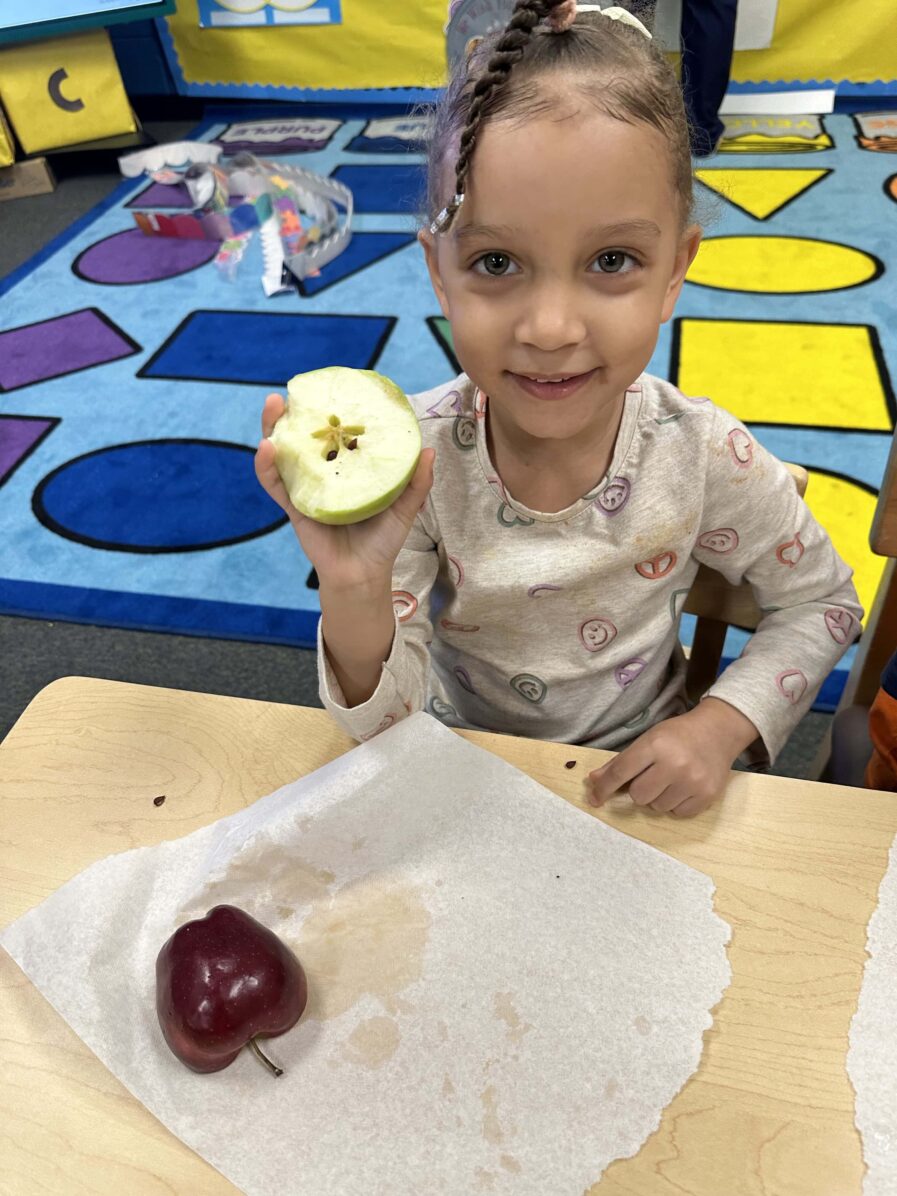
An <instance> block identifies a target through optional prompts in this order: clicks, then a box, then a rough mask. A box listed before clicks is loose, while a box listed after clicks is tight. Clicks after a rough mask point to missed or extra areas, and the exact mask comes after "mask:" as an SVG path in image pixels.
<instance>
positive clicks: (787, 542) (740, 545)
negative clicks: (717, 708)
mask: <svg viewBox="0 0 897 1196" xmlns="http://www.w3.org/2000/svg"><path fill="white" fill-rule="evenodd" d="M733 431H735V432H737V434H738V437H739V439H740V440H741V443H742V445H744V446H749V450H750V451H749V452H744V451H743V452H742V454H741V455H743V456H746V457H748V458H749V459H750V464H749V465H748V466H747V467H745V466H744V465H742V464H739V463H738V462H737V461H736V459H735V457H734V456H733V455H732V454H731V453H728V452H727V453H725V454H721V453H715V452H711V454H710V457H709V459H708V474H707V484H706V490H705V505H704V522H703V524H702V526H701V529H700V532H701V533H702V534H701V535H699V537H698V539H699V542H700V541H701V540H703V541H704V543H705V544H709V545H711V547H700V546H698V547H696V548H695V550H694V554H693V555H694V557H695V558H696V559H697V560H698V561H700V562H702V563H703V564H706V565H709V566H710V568H712V569H716V570H717V571H718V572H719V573H721V574H722V575H723V576H724V577H725V578H726V579H727V580H728V581H730V582H733V583H734V584H738V583H739V582H741V581H747V582H749V583H750V585H751V587H752V589H753V591H754V595H755V597H756V600H757V604H758V606H759V607H760V608H761V610H762V611H763V612H764V617H763V619H762V621H761V622H760V625H759V626H758V628H757V630H756V631H755V632H754V634H753V635H752V636H751V639H750V640H749V641H748V644H747V646H746V648H745V650H744V652H743V653H742V655H741V656H740V657H739V658H738V659H737V660H735V661H733V662H732V664H730V665H729V667H728V668H727V669H726V670H725V671H724V672H723V674H722V675H721V676H720V677H719V679H718V680H717V681H716V682H715V684H714V685H713V686H711V688H710V689H709V690H708V693H707V695H706V696H707V697H708V698H717V699H720V700H722V701H725V702H727V703H728V704H729V705H730V706H733V707H735V709H736V710H738V711H740V712H741V713H742V714H743V715H745V716H746V717H747V718H748V719H750V721H751V722H752V723H753V724H754V726H755V727H756V728H757V730H758V731H759V734H760V741H761V742H760V743H758V744H757V745H756V747H755V750H754V753H753V755H754V758H755V760H756V761H757V762H759V763H764V762H766V761H772V760H774V759H775V757H776V756H777V755H778V753H779V751H780V750H781V749H782V747H783V746H784V744H785V742H786V740H787V739H788V737H789V735H790V734H791V732H792V731H793V730H794V728H795V727H796V726H797V724H798V722H799V721H800V720H801V718H802V717H803V716H804V714H806V712H807V711H808V710H809V709H810V707H811V706H812V704H813V699H814V698H815V697H816V694H817V693H818V691H819V688H820V686H821V685H822V683H823V681H824V680H825V678H826V677H827V676H828V674H829V673H830V672H831V671H832V669H833V668H834V667H835V666H836V665H837V663H838V661H839V660H840V659H841V657H842V656H843V655H844V653H845V652H846V651H847V649H848V648H849V647H850V645H851V643H852V642H853V641H854V640H855V639H856V637H857V636H858V635H859V632H860V627H861V622H860V621H861V619H862V617H863V608H862V606H861V605H860V602H859V599H858V597H857V592H856V589H855V587H854V585H853V581H852V576H853V571H852V570H851V569H850V567H849V566H848V565H846V564H845V562H844V561H843V560H842V559H841V557H840V556H839V555H838V553H837V552H836V551H835V548H834V545H833V544H832V542H831V540H830V538H829V536H828V533H827V532H826V531H825V529H824V528H823V527H822V526H821V525H820V524H819V523H817V521H816V519H815V518H814V517H813V515H812V514H811V512H810V509H809V507H808V506H807V504H806V503H805V502H804V500H803V499H802V498H801V497H800V496H799V495H798V493H797V489H796V488H795V485H794V481H793V479H792V477H791V475H790V474H789V473H788V470H787V469H786V468H785V466H784V465H783V464H782V463H781V461H779V460H778V459H777V458H775V457H773V456H772V454H771V453H769V452H767V451H766V449H764V448H763V447H762V446H761V445H760V444H759V443H757V441H756V440H754V438H753V437H752V436H751V435H750V434H749V433H748V432H747V430H746V429H745V428H744V426H743V425H742V424H740V423H739V422H738V421H737V420H735V419H733V418H732V417H731V416H729V415H727V414H726V413H725V412H723V411H717V413H716V421H715V430H714V436H713V440H714V441H716V442H717V443H723V444H725V443H727V442H728V443H731V441H730V437H731V436H732V432H733ZM742 437H744V439H741V438H742ZM711 525H712V526H711ZM717 528H725V529H727V530H730V531H734V532H735V536H736V538H737V544H736V545H735V547H734V548H731V549H730V550H729V551H726V552H722V553H721V552H719V551H714V547H713V546H716V547H717V548H719V547H725V548H727V549H729V548H730V545H731V543H732V539H733V537H731V536H727V537H723V538H721V539H716V538H714V537H713V536H708V534H707V533H710V532H712V531H713V530H715V529H717Z"/></svg>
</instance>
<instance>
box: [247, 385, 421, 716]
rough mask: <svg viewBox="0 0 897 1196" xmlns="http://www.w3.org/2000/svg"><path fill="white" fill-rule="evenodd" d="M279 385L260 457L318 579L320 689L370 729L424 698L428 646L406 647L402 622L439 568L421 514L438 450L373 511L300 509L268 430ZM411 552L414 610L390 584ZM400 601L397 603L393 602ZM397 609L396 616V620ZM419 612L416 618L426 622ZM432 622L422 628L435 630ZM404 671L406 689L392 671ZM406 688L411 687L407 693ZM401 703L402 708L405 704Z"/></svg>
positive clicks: (262, 474) (266, 414)
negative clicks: (329, 514)
mask: <svg viewBox="0 0 897 1196" xmlns="http://www.w3.org/2000/svg"><path fill="white" fill-rule="evenodd" d="M283 410H284V402H283V399H282V398H281V396H279V395H269V396H268V399H267V400H266V402H265V407H264V411H263V413H262V440H261V442H260V444H259V447H258V451H257V453H256V458H255V468H256V475H257V477H258V479H259V482H260V483H261V485H262V486H263V487H264V489H265V490H266V491H267V493H268V494H269V495H270V496H271V498H273V499H274V501H275V502H276V503H277V504H278V505H279V506H280V507H281V508H282V509H283V511H284V512H285V514H286V515H287V517H288V518H289V520H290V523H291V525H292V527H293V531H294V532H295V533H296V537H297V539H298V540H299V542H300V544H301V545H302V548H303V551H304V552H305V555H306V556H307V557H308V559H309V561H310V562H311V563H312V565H313V566H314V568H315V571H316V573H317V575H318V582H319V586H320V591H319V596H320V602H321V621H320V623H319V629H318V652H319V658H318V659H319V674H320V677H321V698H322V701H323V702H324V704H325V706H327V707H328V709H330V711H331V713H333V715H334V716H335V717H336V719H337V721H338V722H339V723H340V724H341V725H342V726H343V727H344V728H345V729H346V730H347V731H348V732H349V734H351V735H354V736H355V737H356V738H368V737H370V735H371V734H373V733H375V732H376V731H378V730H383V729H385V727H386V726H391V725H392V722H394V721H396V719H397V718H398V717H404V715H405V714H406V713H408V712H409V711H410V710H411V709H414V707H415V705H416V706H417V708H420V706H421V705H422V704H423V692H424V689H425V684H426V671H427V667H428V661H429V653H428V652H427V651H426V648H424V651H423V653H422V654H421V653H420V652H418V653H417V658H415V654H414V652H413V651H412V652H410V653H409V652H408V651H406V648H405V640H406V639H408V638H414V637H408V636H406V635H404V634H402V635H400V634H398V633H397V626H398V625H399V624H400V623H404V622H406V621H408V620H409V619H410V618H411V617H412V615H414V614H415V613H416V610H417V607H418V605H420V606H421V607H423V606H424V605H425V598H426V596H427V595H428V594H429V590H430V587H431V586H432V584H433V580H434V579H435V577H436V572H437V568H438V560H437V556H436V551H435V548H436V545H435V541H434V539H433V538H432V537H431V536H430V534H429V533H428V531H427V529H426V528H425V526H424V523H423V510H424V508H425V507H428V505H429V504H428V501H427V500H428V496H429V493H430V488H431V487H432V484H433V467H434V459H435V453H434V451H433V449H431V448H426V449H424V450H423V452H422V453H421V457H420V461H419V463H418V466H417V470H416V471H415V474H414V477H413V478H412V479H411V481H410V483H409V484H408V486H407V488H406V489H405V490H404V491H403V493H402V494H401V495H399V497H398V498H397V499H396V500H395V502H394V503H393V504H392V506H391V507H389V508H388V509H387V510H386V511H383V512H382V513H381V514H380V515H375V516H374V517H373V518H372V519H366V520H364V521H363V522H362V523H356V524H349V525H347V526H343V527H333V526H327V525H325V524H322V523H317V522H315V521H314V520H313V519H308V518H306V517H305V516H304V515H301V514H300V513H299V512H298V511H297V510H296V508H295V507H294V506H293V504H292V503H291V502H290V499H289V496H288V494H287V492H286V488H285V487H284V484H283V481H282V479H281V477H280V475H279V473H278V471H277V466H276V463H275V451H274V445H273V444H272V443H271V441H270V440H269V439H268V437H269V436H270V434H271V432H272V430H273V428H274V425H275V424H276V422H277V420H278V419H279V418H280V416H281V415H282V414H283ZM405 552H407V553H408V554H410V556H409V559H410V560H412V561H414V562H424V563H423V564H422V565H417V564H416V565H415V567H414V568H412V570H411V574H410V580H409V583H408V584H409V585H410V584H412V583H413V585H414V587H415V588H414V590H413V591H412V593H414V594H417V598H416V599H415V600H414V610H411V609H410V606H411V603H410V602H406V603H405V605H404V606H402V605H401V602H400V601H399V600H398V599H396V598H395V596H394V595H393V593H392V591H393V589H394V588H395V587H394V586H393V582H392V574H393V569H394V568H395V566H396V560H397V558H398V557H399V556H400V555H402V554H403V553H405ZM394 603H395V604H396V606H397V611H396V612H394V611H393V606H394ZM397 616H398V622H397ZM421 622H422V618H421V617H419V618H418V619H417V626H418V628H419V626H420V624H421ZM430 634H431V633H430V630H429V625H427V630H426V631H425V633H424V634H423V636H421V634H420V631H419V630H418V632H417V638H418V639H420V638H424V639H425V640H426V641H429V639H430ZM399 676H400V677H401V685H400V689H401V691H402V693H401V696H400V695H399V692H398V690H396V689H395V686H393V685H391V684H390V682H389V680H388V678H393V680H395V679H396V678H397V677H399ZM409 695H411V696H410V697H409ZM400 711H401V714H400V713H399V712H400Z"/></svg>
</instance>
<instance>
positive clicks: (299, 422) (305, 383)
mask: <svg viewBox="0 0 897 1196" xmlns="http://www.w3.org/2000/svg"><path fill="white" fill-rule="evenodd" d="M271 440H272V442H273V444H274V450H275V459H276V462H277V469H278V472H279V473H280V476H281V477H282V478H283V482H284V485H285V486H286V488H287V493H288V494H289V496H290V500H291V501H292V503H293V506H294V507H295V508H296V510H297V511H299V512H300V513H301V514H303V515H307V516H308V517H309V518H310V519H315V520H317V522H318V523H330V524H347V523H360V522H361V521H362V519H370V518H371V517H372V516H373V515H379V514H380V512H381V511H385V510H386V508H387V507H388V506H390V505H391V504H392V503H393V502H395V500H396V499H397V498H398V497H399V495H400V494H401V493H402V491H403V490H404V489H405V487H406V486H407V485H408V483H409V482H410V481H411V477H412V475H413V473H414V470H415V468H416V467H417V462H418V458H419V457H420V450H421V435H420V425H419V424H418V422H417V416H416V415H415V414H414V409H413V407H412V406H411V404H410V403H409V402H408V399H407V398H406V396H405V394H404V392H403V391H401V390H400V389H399V387H398V386H396V384H395V383H394V382H392V381H390V379H389V378H384V376H383V375H382V374H376V373H374V371H373V370H352V369H347V368H345V367H342V366H331V367H330V368H328V369H324V370H312V371H311V372H310V373H307V374H297V375H296V377H295V378H292V379H291V380H290V383H289V385H288V387H287V405H286V410H285V411H284V413H283V415H282V416H281V417H280V419H279V420H278V421H277V423H276V424H275V426H274V431H273V432H272V434H271Z"/></svg>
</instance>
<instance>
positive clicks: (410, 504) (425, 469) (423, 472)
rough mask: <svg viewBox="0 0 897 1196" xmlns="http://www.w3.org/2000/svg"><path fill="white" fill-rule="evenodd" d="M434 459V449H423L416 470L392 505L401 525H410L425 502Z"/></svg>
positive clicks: (431, 483) (430, 482)
mask: <svg viewBox="0 0 897 1196" xmlns="http://www.w3.org/2000/svg"><path fill="white" fill-rule="evenodd" d="M435 458H436V450H435V449H431V448H428V449H424V451H423V452H422V453H421V455H420V460H419V461H418V463H417V469H416V470H415V471H414V476H413V477H412V479H411V481H410V482H409V483H408V485H407V487H406V488H405V490H404V491H403V493H402V494H401V495H399V497H398V498H397V499H396V501H395V502H394V503H393V505H392V510H393V511H394V512H395V513H396V515H398V516H399V518H400V519H401V520H402V522H403V523H407V524H408V525H409V527H410V525H411V524H412V523H413V522H414V518H415V516H416V515H417V513H418V511H419V510H420V509H421V507H422V506H423V505H424V503H425V502H426V501H427V495H428V494H429V493H430V487H431V486H432V485H433V461H434V460H435Z"/></svg>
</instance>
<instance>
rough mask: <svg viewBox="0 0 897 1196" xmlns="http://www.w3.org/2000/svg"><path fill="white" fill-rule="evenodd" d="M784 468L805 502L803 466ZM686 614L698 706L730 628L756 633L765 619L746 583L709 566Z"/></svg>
mask: <svg viewBox="0 0 897 1196" xmlns="http://www.w3.org/2000/svg"><path fill="white" fill-rule="evenodd" d="M785 464H786V465H787V467H788V471H789V473H790V474H791V476H792V477H793V478H794V484H795V486H796V487H797V492H798V494H799V495H800V496H801V498H803V496H804V494H805V493H806V491H807V471H806V470H805V469H803V468H801V466H800V465H789V464H788V463H787V462H785ZM683 613H685V614H689V615H696V616H697V620H698V621H697V625H696V626H695V635H694V640H693V641H692V646H691V653H690V655H689V659H688V672H687V673H686V677H685V688H686V692H687V693H688V697H689V699H690V700H691V701H692V702H697V701H698V699H699V698H700V697H701V696H702V695H703V694H705V693H706V692H707V690H708V689H709V688H710V686H711V685H712V684H713V683H714V681H715V680H716V676H717V673H718V672H719V666H720V661H721V660H722V655H723V645H724V644H725V641H726V631H727V630H728V629H729V627H730V626H734V627H746V628H748V629H749V630H751V631H753V629H754V628H755V627H756V626H757V624H758V623H759V622H760V620H761V619H762V617H763V615H762V614H761V611H760V608H759V606H757V603H756V602H755V600H754V594H753V591H752V590H751V587H750V586H749V585H748V584H747V582H743V583H742V584H741V585H738V586H733V585H730V584H729V582H727V581H726V579H725V578H724V577H723V575H722V574H721V573H717V572H716V571H715V570H713V569H708V568H707V566H706V565H701V567H700V568H699V569H698V574H697V577H695V580H694V582H693V583H692V587H691V590H690V591H689V593H688V597H687V598H686V600H685V606H684V607H683Z"/></svg>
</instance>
